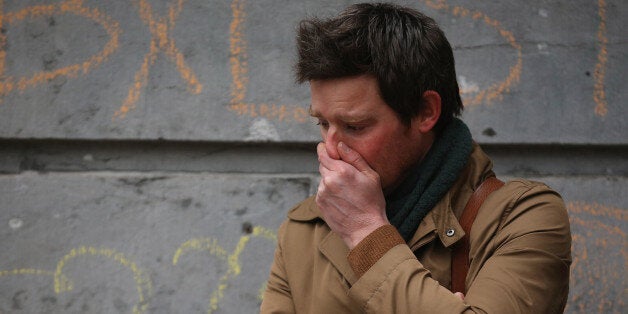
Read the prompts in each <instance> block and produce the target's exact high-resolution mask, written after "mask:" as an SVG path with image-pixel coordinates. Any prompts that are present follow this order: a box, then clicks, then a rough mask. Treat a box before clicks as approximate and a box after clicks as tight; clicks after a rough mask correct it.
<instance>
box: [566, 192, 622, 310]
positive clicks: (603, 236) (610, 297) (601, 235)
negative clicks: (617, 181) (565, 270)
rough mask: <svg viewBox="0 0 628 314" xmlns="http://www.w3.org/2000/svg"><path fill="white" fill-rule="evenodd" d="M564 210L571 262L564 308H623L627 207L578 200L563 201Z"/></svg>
mask: <svg viewBox="0 0 628 314" xmlns="http://www.w3.org/2000/svg"><path fill="white" fill-rule="evenodd" d="M567 210H568V212H569V220H570V223H571V230H572V239H573V243H572V257H573V263H572V266H571V282H570V286H571V289H570V294H571V295H570V299H569V301H568V303H567V305H568V308H567V310H566V312H567V311H573V312H578V313H594V312H597V313H610V312H613V311H617V310H618V309H622V308H624V306H625V301H624V297H623V296H624V295H623V294H622V293H624V294H625V291H626V290H627V289H628V284H627V282H628V281H627V280H626V276H627V274H626V272H627V270H628V237H627V235H626V222H627V221H628V210H626V209H622V208H615V207H611V206H604V205H601V204H596V203H582V202H574V203H569V204H567ZM593 287H596V289H593ZM613 292H614V293H616V294H613ZM585 295H586V296H587V297H585Z"/></svg>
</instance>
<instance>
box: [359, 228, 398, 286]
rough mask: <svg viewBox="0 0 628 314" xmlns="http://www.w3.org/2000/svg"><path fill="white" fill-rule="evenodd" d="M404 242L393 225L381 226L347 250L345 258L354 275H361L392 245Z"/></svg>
mask: <svg viewBox="0 0 628 314" xmlns="http://www.w3.org/2000/svg"><path fill="white" fill-rule="evenodd" d="M404 243H406V242H405V241H404V240H403V238H402V237H401V235H400V234H399V232H398V231H397V228H395V227H394V226H393V225H384V226H381V227H379V228H377V229H375V231H373V232H371V234H369V235H368V236H366V238H364V239H363V240H362V241H360V243H358V245H356V246H355V247H354V248H353V250H351V251H350V252H349V255H348V256H347V260H348V261H349V265H351V268H352V269H353V272H354V273H355V274H356V276H357V277H358V278H359V277H362V275H364V273H366V272H367V271H368V270H369V269H370V268H371V267H372V266H373V265H375V263H376V262H377V261H378V260H379V259H380V258H381V257H382V256H384V254H386V252H388V251H389V250H390V249H392V248H393V247H395V246H397V245H399V244H404Z"/></svg>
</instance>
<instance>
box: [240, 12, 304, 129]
mask: <svg viewBox="0 0 628 314" xmlns="http://www.w3.org/2000/svg"><path fill="white" fill-rule="evenodd" d="M231 11H232V14H233V19H232V20H231V24H230V26H229V51H230V58H229V63H230V65H231V77H232V83H231V102H230V105H229V109H230V110H231V111H233V112H235V113H236V114H237V115H239V116H249V117H252V118H255V117H262V118H266V119H269V120H275V121H294V122H298V123H304V122H307V121H309V113H308V111H307V109H306V106H305V105H288V104H277V103H259V104H258V103H250V102H246V100H245V99H246V94H247V89H248V83H249V77H248V55H247V49H248V48H247V41H246V35H245V22H246V12H245V0H233V1H232V2H231Z"/></svg>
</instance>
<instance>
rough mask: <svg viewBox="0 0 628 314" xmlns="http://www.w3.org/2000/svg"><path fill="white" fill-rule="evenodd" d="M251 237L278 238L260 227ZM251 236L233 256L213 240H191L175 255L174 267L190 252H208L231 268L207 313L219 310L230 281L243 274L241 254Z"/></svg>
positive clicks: (242, 241) (275, 240)
mask: <svg viewBox="0 0 628 314" xmlns="http://www.w3.org/2000/svg"><path fill="white" fill-rule="evenodd" d="M251 236H253V237H260V238H263V239H267V240H272V241H273V242H277V236H276V235H275V233H274V232H273V231H270V230H267V229H265V228H263V227H260V226H257V227H254V228H253V231H252V233H251ZM251 236H249V235H245V236H242V237H240V240H239V241H238V244H237V245H236V248H235V249H234V250H233V252H232V253H231V254H229V253H227V251H226V250H225V249H223V248H222V247H221V246H220V245H218V241H217V240H216V239H212V238H200V239H191V240H189V241H186V242H185V243H183V244H182V245H181V246H180V247H179V248H178V249H177V251H176V253H175V254H174V257H173V258H172V265H174V266H176V265H177V263H178V262H179V259H180V258H181V256H183V255H184V254H186V253H187V252H189V251H207V252H209V253H210V254H211V255H213V256H215V257H217V258H218V259H220V262H221V263H226V264H227V265H228V267H229V268H228V270H227V273H225V274H224V275H223V276H222V277H220V280H219V282H218V288H217V289H216V290H214V291H213V292H212V293H211V297H210V299H209V307H208V310H207V313H213V312H214V311H215V310H217V309H218V305H219V303H220V300H222V299H223V298H224V294H225V289H227V287H228V283H229V280H230V279H232V278H235V277H237V276H238V275H240V273H241V272H242V266H241V261H240V254H241V253H242V251H244V249H245V248H246V245H247V244H248V242H249V240H251Z"/></svg>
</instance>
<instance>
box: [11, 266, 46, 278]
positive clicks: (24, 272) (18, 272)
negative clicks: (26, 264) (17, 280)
mask: <svg viewBox="0 0 628 314" xmlns="http://www.w3.org/2000/svg"><path fill="white" fill-rule="evenodd" d="M14 275H36V276H42V275H43V276H51V277H52V276H54V272H51V271H48V270H41V269H29V268H21V269H13V270H2V271H0V277H3V276H14Z"/></svg>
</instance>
